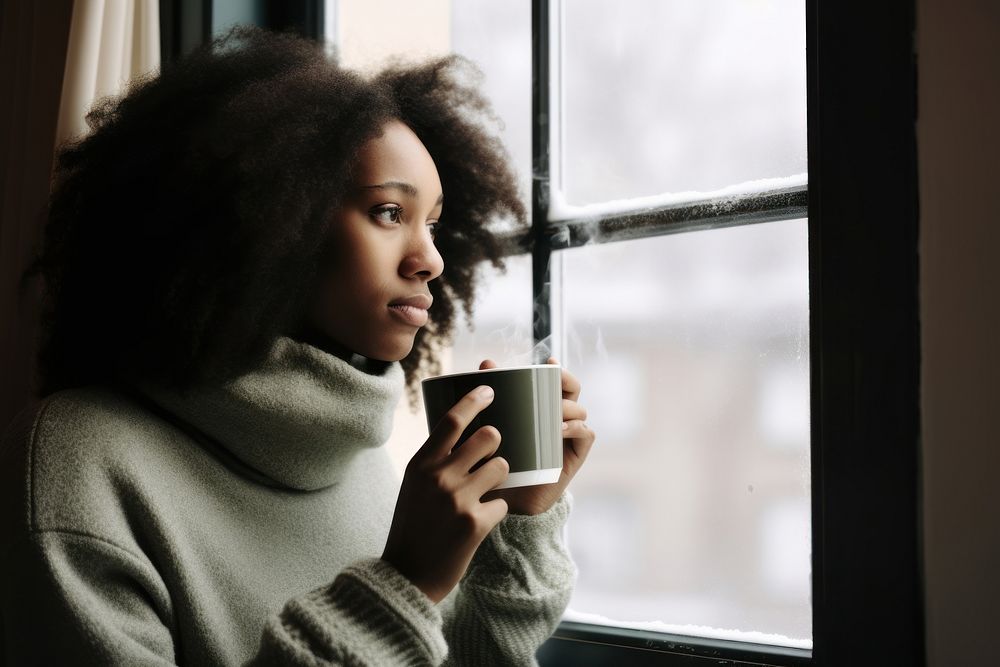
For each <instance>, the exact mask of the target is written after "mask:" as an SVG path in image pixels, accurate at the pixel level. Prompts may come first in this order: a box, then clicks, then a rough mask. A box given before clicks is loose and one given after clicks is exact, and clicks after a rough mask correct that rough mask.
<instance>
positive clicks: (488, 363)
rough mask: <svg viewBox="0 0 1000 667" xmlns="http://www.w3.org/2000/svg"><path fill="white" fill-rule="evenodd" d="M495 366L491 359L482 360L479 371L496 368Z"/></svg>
mask: <svg viewBox="0 0 1000 667" xmlns="http://www.w3.org/2000/svg"><path fill="white" fill-rule="evenodd" d="M496 367H497V365H496V363H495V362H494V361H493V360H492V359H483V362H482V363H481V364H479V370H481V371H485V370H486V369H487V368H496Z"/></svg>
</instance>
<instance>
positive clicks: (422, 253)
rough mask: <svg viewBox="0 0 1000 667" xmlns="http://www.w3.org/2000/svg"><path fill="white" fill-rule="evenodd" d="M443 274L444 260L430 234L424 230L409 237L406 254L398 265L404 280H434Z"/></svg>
mask: <svg viewBox="0 0 1000 667" xmlns="http://www.w3.org/2000/svg"><path fill="white" fill-rule="evenodd" d="M443 272H444V258H442V257H441V253H440V252H438V249H437V246H435V245H434V239H433V238H432V237H431V234H430V232H429V231H428V230H427V229H426V228H424V229H423V230H420V231H418V232H417V233H415V234H413V235H412V236H411V239H410V242H409V244H408V246H407V251H406V254H405V255H404V257H403V261H402V262H400V265H399V273H400V275H402V276H403V277H404V278H422V279H423V280H424V281H426V282H430V281H431V280H434V279H435V278H437V277H438V276H440V275H441V274H442V273H443Z"/></svg>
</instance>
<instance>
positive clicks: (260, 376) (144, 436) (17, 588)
mask: <svg viewBox="0 0 1000 667" xmlns="http://www.w3.org/2000/svg"><path fill="white" fill-rule="evenodd" d="M402 387H403V373H402V370H401V368H400V366H399V364H398V363H394V364H390V365H388V367H386V368H384V369H382V370H379V371H376V370H373V369H371V368H366V367H365V366H364V365H363V364H361V363H358V364H356V365H352V364H351V363H348V362H346V361H343V360H341V359H339V358H337V357H335V356H333V355H330V354H327V353H326V352H324V351H322V350H320V349H318V348H315V347H313V346H311V345H308V344H306V343H301V342H298V341H294V340H292V339H289V338H280V339H278V340H277V341H276V343H275V346H274V348H273V350H272V352H271V354H270V356H269V358H268V360H267V362H266V363H265V364H264V365H263V366H262V367H261V368H259V369H257V370H256V371H254V372H252V373H249V374H247V375H244V376H242V377H240V378H239V379H237V380H235V381H233V382H231V383H229V384H227V385H225V386H221V387H218V388H213V389H211V390H208V389H206V390H199V391H197V392H192V393H190V394H188V395H185V396H181V395H179V394H174V393H171V392H168V391H164V390H161V389H159V388H156V387H153V386H148V385H143V386H142V387H141V388H139V391H137V392H136V393H135V394H134V395H130V394H128V393H125V392H120V391H113V390H111V389H108V388H102V387H97V386H94V387H88V388H82V389H73V390H66V391H62V392H58V393H56V394H53V395H52V396H50V397H48V398H47V399H45V400H43V401H42V402H41V403H40V404H39V405H37V406H35V407H33V408H31V409H29V410H26V411H24V412H23V413H22V414H21V415H19V417H18V418H17V419H15V421H14V422H13V423H12V424H11V425H10V427H9V428H8V430H7V432H6V436H5V438H4V443H3V449H2V453H0V494H2V495H0V535H2V539H3V541H2V546H0V578H2V579H0V621H2V633H0V656H2V657H3V661H2V662H3V663H4V664H9V665H20V664H45V665H58V664H74V665H83V664H99V665H166V664H175V663H176V664H185V665H240V664H253V665H265V664H267V665H437V664H442V663H447V664H455V665H476V666H477V667H478V666H480V665H500V664H502V665H525V664H533V663H534V662H535V658H534V653H535V651H536V649H537V648H538V646H539V645H540V644H541V643H542V642H543V641H544V640H545V639H546V638H547V637H548V636H549V635H550V634H551V633H552V631H553V630H554V628H555V626H556V624H557V623H558V621H559V618H560V616H561V614H562V612H563V610H564V608H565V606H566V604H567V603H568V600H569V596H570V592H571V590H572V586H573V582H574V579H575V574H576V571H575V567H574V565H573V563H572V561H571V560H570V557H569V554H568V553H567V551H566V548H565V545H564V542H563V539H562V527H563V525H564V523H565V521H566V518H567V514H568V511H569V506H568V502H569V500H568V498H567V497H563V498H562V499H561V500H560V501H559V502H558V503H556V505H554V506H553V507H552V509H550V510H549V511H548V512H546V513H544V514H541V515H538V516H533V517H528V516H517V515H509V516H508V517H507V518H505V519H504V520H503V521H502V522H501V523H500V524H499V525H498V526H497V527H496V528H495V529H494V530H493V532H492V533H491V534H490V536H489V537H488V538H487V539H486V540H485V541H484V542H483V544H482V545H481V546H480V548H479V550H478V552H477V553H476V555H475V557H474V559H473V561H472V564H471V566H470V568H469V570H468V572H467V574H466V576H465V578H464V579H463V580H462V582H461V583H460V584H459V586H458V587H456V589H455V590H454V591H453V592H452V594H451V595H449V596H448V597H447V598H446V599H445V600H443V601H442V602H441V603H440V604H438V605H434V604H432V603H431V601H430V599H429V598H427V597H426V596H425V595H424V594H423V593H422V592H421V591H420V590H419V589H417V588H416V587H415V586H413V585H412V584H411V583H410V582H409V581H408V580H407V579H405V578H404V577H403V576H402V575H400V574H399V573H398V572H397V571H396V570H395V569H394V568H392V567H391V566H389V565H388V564H386V563H385V562H383V561H382V560H380V559H379V558H378V556H379V554H381V552H382V549H383V547H384V545H385V540H386V536H387V535H388V531H389V525H390V522H391V519H392V514H393V509H394V506H395V500H396V496H397V492H398V489H399V479H398V477H397V476H396V474H395V473H394V470H393V468H392V467H391V465H390V462H389V460H388V458H387V455H386V452H385V448H384V447H382V446H381V445H382V444H383V443H384V442H385V440H386V438H387V437H388V435H389V432H390V430H391V419H392V411H393V408H394V406H395V405H396V403H397V402H398V400H399V398H400V395H401V393H402Z"/></svg>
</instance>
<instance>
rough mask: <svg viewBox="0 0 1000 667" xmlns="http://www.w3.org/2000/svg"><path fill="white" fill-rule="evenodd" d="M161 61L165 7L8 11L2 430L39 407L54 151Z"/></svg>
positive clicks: (0, 276) (137, 4)
mask: <svg viewBox="0 0 1000 667" xmlns="http://www.w3.org/2000/svg"><path fill="white" fill-rule="evenodd" d="M159 62H160V30H159V2H158V0H75V1H74V0H46V1H45V2H37V1H36V0H3V1H2V2H0V93H2V95H3V97H4V103H3V104H0V186H2V191H0V196H2V200H0V325H2V326H0V431H2V430H3V429H4V428H5V427H6V425H7V424H8V423H9V421H10V420H11V419H12V418H13V417H14V415H15V414H17V413H18V412H19V411H20V410H22V409H23V408H25V407H26V406H28V405H29V404H30V403H31V402H32V401H33V400H34V399H35V398H37V397H36V396H35V391H36V383H35V381H36V378H35V375H34V372H35V365H34V357H35V352H36V349H37V344H36V335H37V330H38V312H39V295H40V285H38V284H37V281H34V282H33V283H29V284H23V285H22V283H21V275H22V273H23V272H24V269H25V267H26V266H27V265H28V264H29V262H30V261H31V258H32V257H33V255H34V254H35V253H36V252H37V251H38V248H39V244H40V241H41V231H42V226H43V225H44V220H45V207H46V202H47V200H48V194H49V183H50V177H51V172H52V159H53V148H54V147H55V146H58V145H59V144H61V143H62V142H63V141H66V140H68V139H72V138H74V137H79V136H81V135H82V134H83V133H85V132H86V131H87V129H88V128H87V124H86V121H85V115H86V113H87V110H88V109H89V108H90V106H91V105H92V104H93V103H94V102H95V101H97V100H98V99H100V98H101V97H103V96H106V95H114V94H117V93H119V92H121V91H122V90H124V88H125V86H126V85H127V83H128V81H129V80H130V79H131V78H133V77H135V76H138V75H142V74H145V73H148V72H152V71H155V70H156V69H158V67H159Z"/></svg>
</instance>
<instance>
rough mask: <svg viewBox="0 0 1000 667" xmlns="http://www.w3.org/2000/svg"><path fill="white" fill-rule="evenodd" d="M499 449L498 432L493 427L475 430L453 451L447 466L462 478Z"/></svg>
mask: <svg viewBox="0 0 1000 667" xmlns="http://www.w3.org/2000/svg"><path fill="white" fill-rule="evenodd" d="M499 447H500V431H498V430H497V429H496V427H494V426H484V427H482V428H480V429H477V430H476V432H475V433H473V434H472V435H470V436H469V439H468V440H466V441H465V442H463V443H462V445H461V446H460V447H459V448H458V449H455V450H453V452H452V457H451V458H452V460H451V461H450V462H449V463H448V465H449V466H454V467H455V469H456V470H458V471H459V472H460V473H461V475H462V476H463V477H464V476H465V475H467V474H469V471H470V470H471V469H472V468H473V467H475V465H476V464H477V463H479V462H480V461H482V460H483V459H485V458H489V457H490V456H493V454H495V453H496V451H497V449H498V448H499Z"/></svg>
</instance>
